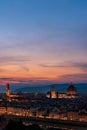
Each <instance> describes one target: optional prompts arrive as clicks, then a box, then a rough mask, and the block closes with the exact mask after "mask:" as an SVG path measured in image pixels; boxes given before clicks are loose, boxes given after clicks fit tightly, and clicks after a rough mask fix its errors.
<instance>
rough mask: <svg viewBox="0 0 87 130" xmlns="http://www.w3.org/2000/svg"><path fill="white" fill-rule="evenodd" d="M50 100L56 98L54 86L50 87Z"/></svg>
mask: <svg viewBox="0 0 87 130" xmlns="http://www.w3.org/2000/svg"><path fill="white" fill-rule="evenodd" d="M51 98H57V93H56V90H55V87H54V86H52V89H51Z"/></svg>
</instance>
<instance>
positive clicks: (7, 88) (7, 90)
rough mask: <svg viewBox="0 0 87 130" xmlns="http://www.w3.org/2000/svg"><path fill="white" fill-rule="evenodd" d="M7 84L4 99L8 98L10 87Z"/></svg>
mask: <svg viewBox="0 0 87 130" xmlns="http://www.w3.org/2000/svg"><path fill="white" fill-rule="evenodd" d="M9 86H10V85H9V83H7V84H6V97H10V87H9Z"/></svg>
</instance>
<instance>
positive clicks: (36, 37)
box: [0, 0, 87, 85]
mask: <svg viewBox="0 0 87 130" xmlns="http://www.w3.org/2000/svg"><path fill="white" fill-rule="evenodd" d="M71 81H72V82H87V1H86V0H0V84H2V85H3V84H5V83H6V82H10V83H18V84H20V83H24V84H33V83H53V82H54V83H64V82H71Z"/></svg>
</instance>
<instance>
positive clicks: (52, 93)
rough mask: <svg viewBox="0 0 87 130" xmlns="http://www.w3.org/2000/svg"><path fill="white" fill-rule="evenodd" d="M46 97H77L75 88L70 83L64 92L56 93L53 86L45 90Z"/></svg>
mask: <svg viewBox="0 0 87 130" xmlns="http://www.w3.org/2000/svg"><path fill="white" fill-rule="evenodd" d="M46 97H48V98H78V97H79V96H78V95H77V89H76V87H74V85H73V84H72V83H71V84H70V86H69V87H68V89H67V91H66V93H58V92H56V90H55V86H52V89H51V91H49V92H47V94H46Z"/></svg>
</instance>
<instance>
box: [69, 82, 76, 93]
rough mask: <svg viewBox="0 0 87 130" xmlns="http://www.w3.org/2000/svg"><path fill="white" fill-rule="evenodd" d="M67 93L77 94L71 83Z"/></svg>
mask: <svg viewBox="0 0 87 130" xmlns="http://www.w3.org/2000/svg"><path fill="white" fill-rule="evenodd" d="M67 94H68V95H76V94H77V90H76V88H75V87H74V85H73V84H71V85H70V86H69V87H68V89H67Z"/></svg>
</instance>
